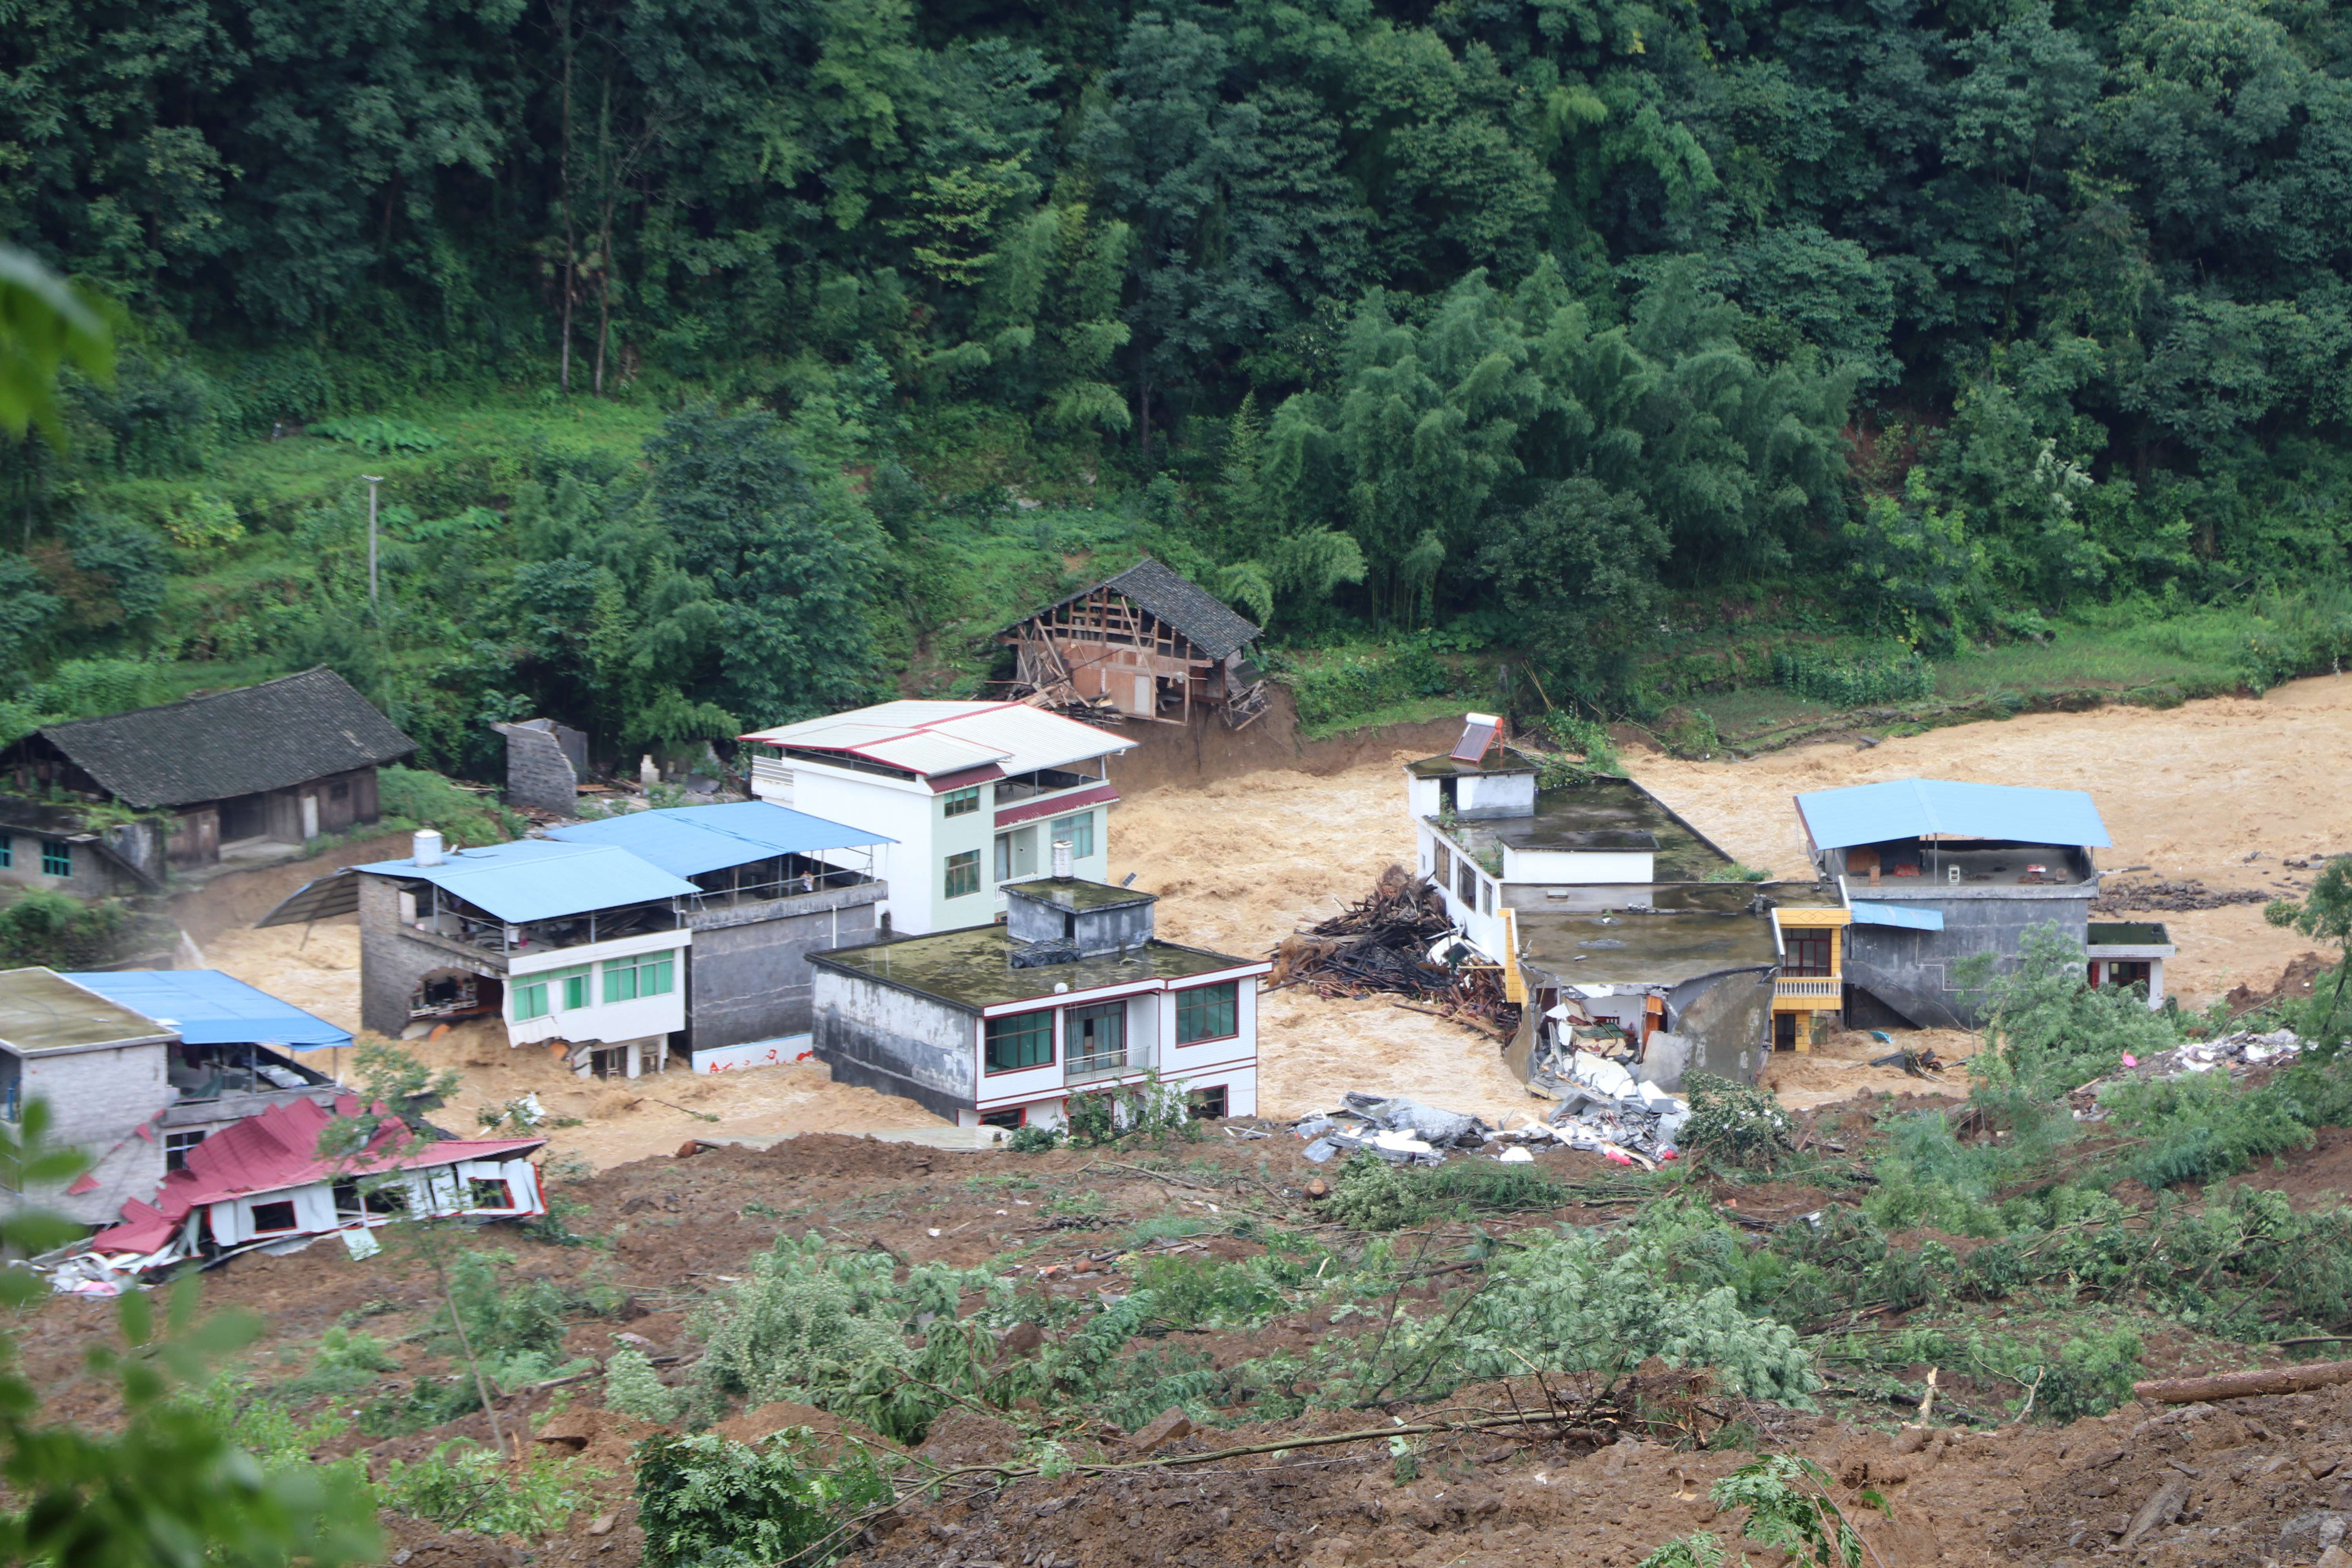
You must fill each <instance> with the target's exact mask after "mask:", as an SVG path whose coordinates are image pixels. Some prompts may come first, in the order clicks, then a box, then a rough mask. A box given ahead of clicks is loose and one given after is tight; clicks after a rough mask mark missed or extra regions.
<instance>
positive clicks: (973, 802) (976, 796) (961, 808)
mask: <svg viewBox="0 0 2352 1568" xmlns="http://www.w3.org/2000/svg"><path fill="white" fill-rule="evenodd" d="M942 798H944V799H945V800H946V802H947V815H948V816H971V814H972V813H973V812H975V811H978V810H979V809H980V788H979V786H978V785H976V784H975V785H974V786H973V787H971V789H960V790H954V791H951V792H950V793H949V794H948V795H945V796H944V797H942Z"/></svg>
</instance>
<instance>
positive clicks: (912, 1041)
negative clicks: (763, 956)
mask: <svg viewBox="0 0 2352 1568" xmlns="http://www.w3.org/2000/svg"><path fill="white" fill-rule="evenodd" d="M1005 892H1006V898H1007V905H1006V913H1005V919H1004V921H1003V923H1002V924H999V925H985V926H972V927H968V928H967V929H965V930H962V931H940V932H936V933H933V934H931V935H929V936H916V937H907V938H903V939H901V940H899V941H897V942H877V943H874V944H872V945H870V946H866V947H858V948H849V949H845V950H843V951H839V952H821V953H816V954H813V955H812V956H811V959H810V962H811V963H812V964H813V965H814V968H815V971H816V1028H815V1051H816V1057H817V1059H818V1060H819V1061H822V1062H824V1064H825V1065H826V1066H827V1067H828V1068H832V1069H833V1076H834V1078H835V1080H836V1081H837V1082H842V1083H854V1084H860V1085H864V1086H865V1087H867V1088H870V1089H879V1090H881V1091H882V1092H883V1093H886V1094H897V1095H903V1096H905V1097H906V1098H908V1099H909V1100H915V1101H916V1102H917V1103H919V1104H921V1105H923V1106H926V1107H928V1108H929V1109H930V1110H934V1111H936V1112H938V1113H939V1114H940V1115H941V1116H944V1117H946V1118H948V1119H949V1120H950V1121H954V1122H956V1123H957V1124H958V1125H960V1126H965V1127H971V1126H991V1127H1007V1128H1010V1127H1020V1126H1024V1125H1031V1124H1035V1125H1045V1126H1055V1125H1059V1124H1060V1123H1061V1122H1062V1121H1063V1120H1064V1119H1065V1117H1066V1114H1067V1111H1068V1106H1069V1101H1070V1100H1071V1099H1072V1098H1073V1097H1075V1096H1078V1095H1083V1094H1089V1093H1099V1092H1102V1091H1104V1090H1107V1089H1115V1088H1118V1087H1120V1086H1123V1085H1129V1084H1134V1083H1137V1082H1139V1081H1142V1080H1143V1079H1145V1078H1146V1076H1147V1075H1150V1074H1157V1075H1158V1076H1159V1078H1160V1080H1161V1081H1162V1082H1164V1083H1167V1084H1169V1085H1171V1086H1172V1087H1174V1088H1175V1089H1178V1090H1180V1091H1181V1092H1183V1093H1185V1094H1188V1095H1190V1096H1191V1097H1192V1101H1193V1104H1194V1105H1195V1106H1196V1107H1197V1108H1199V1112H1200V1113H1201V1114H1203V1115H1211V1116H1249V1115H1254V1114H1255V1112H1256V1110H1257V985H1258V981H1259V979H1260V978H1261V977H1263V976H1264V975H1265V974H1266V973H1268V972H1269V971H1270V970H1271V969H1272V967H1273V966H1272V965H1271V964H1269V963H1265V962H1263V961H1256V960H1251V959H1246V958H1236V957H1234V956H1233V955H1231V954H1229V953H1222V952H1206V951H1204V950H1202V949H1200V948H1193V947H1184V946H1181V945H1179V944H1177V943H1175V942H1161V941H1160V940H1159V939H1158V938H1157V937H1156V936H1155V935H1154V934H1153V932H1154V921H1153V909H1154V904H1155V901H1156V900H1155V899H1154V897H1153V895H1151V894H1150V893H1139V892H1136V891H1134V890H1133V889H1127V888H1114V887H1110V886H1108V885H1107V884H1104V883H1100V882H1088V881H1083V880H1080V879H1076V878H1066V879H1061V878H1046V879H1039V880H1037V881H1034V882H1023V883H1019V884H1017V885H1015V886H1013V887H1010V888H1008V889H1005Z"/></svg>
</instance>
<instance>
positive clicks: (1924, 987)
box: [1797, 779, 2108, 1028]
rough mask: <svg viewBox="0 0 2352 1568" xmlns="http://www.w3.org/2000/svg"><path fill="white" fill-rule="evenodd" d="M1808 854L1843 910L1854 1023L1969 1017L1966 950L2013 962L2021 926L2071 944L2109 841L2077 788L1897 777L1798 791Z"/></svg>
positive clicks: (1848, 1003) (1966, 1020)
mask: <svg viewBox="0 0 2352 1568" xmlns="http://www.w3.org/2000/svg"><path fill="white" fill-rule="evenodd" d="M1797 816H1798V819H1799V821H1800V822H1801V823H1802V824H1803V826H1804V829H1805V836H1806V841H1807V844H1808V845H1809V847H1810V849H1811V854H1812V856H1813V859H1814V864H1815V865H1816V867H1817V868H1819V869H1820V871H1821V872H1822V876H1823V877H1824V878H1826V879H1829V880H1830V881H1831V882H1832V884H1833V885H1835V886H1836V887H1838V888H1839V889H1841V891H1842V895H1843V900H1844V901H1845V903H1846V904H1847V905H1848V907H1849V908H1850V909H1851V910H1852V911H1853V923H1852V924H1851V925H1849V926H1848V927H1847V928H1846V931H1845V933H1844V948H1845V951H1844V964H1843V983H1844V989H1845V994H1844V998H1843V1005H1844V1009H1845V1014H1846V1020H1847V1023H1848V1024H1849V1025H1850V1026H1853V1027H1857V1028H1868V1027H1905V1026H1916V1027H1922V1028H1973V1027H1975V1026H1977V1025H1978V1023H1979V1022H1980V1018H1979V1012H1978V1009H1977V1006H1976V1004H1975V1002H1974V1000H1973V998H1972V997H1971V996H1970V994H1969V993H1968V992H1967V990H1966V989H1965V988H1964V987H1963V986H1962V985H1961V984H1959V976H1958V973H1957V971H1958V965H1960V964H1961V963H1963V962H1964V961H1966V960H1968V959H1969V958H1972V957H1976V956H1978V955H1980V954H1985V955H1990V957H1991V959H1992V961H1993V965H1994V967H1995V968H1996V969H2000V968H2005V967H2008V966H2009V965H2011V964H2012V963H2014V961H2015V960H2016V958H2017V955H2018V952H2019V949H2020V946H2021V943H2022V942H2023V941H2024V938H2025V933H2026V932H2027V931H2029V930H2031V929H2032V928H2034V927H2036V926H2046V927H2050V928H2053V929H2054V930H2055V931H2057V932H2058V933H2059V934H2060V935H2061V936H2063V937H2065V938H2066V939H2067V940H2069V941H2071V942H2074V944H2075V945H2076V946H2077V947H2087V946H2088V944H2089V942H2090V936H2091V929H2090V928H2091V903H2092V900H2095V899H2096V898H2097V897H2098V896H2099V876H2100V873H2099V869H2098V866H2097V863H2096V860H2095V857H2094V853H2093V852H2094V851H2095V850H2097V849H2101V848H2105V847H2106V846H2107V844H2108V837H2107V829H2106V824H2105V822H2103V821H2102V820H2101V819H2100V817H2099V812H2098V807H2097V805H2095V804H2094V803H2093V801H2092V799H2091V797H2090V796H2089V795H2086V794H2084V793H2083V792H2082V791H2080V790H2056V789H2033V788H2024V787H2019V786H2012V785H2005V784H1956V783H1952V782H1950V781H1948V780H1942V779H1900V780H1895V781H1892V782H1889V783H1885V784H1858V785H1855V786H1853V788H1850V789H1834V790H1820V791H1816V792H1814V793H1811V794H1809V795H1799V796H1798V797H1797Z"/></svg>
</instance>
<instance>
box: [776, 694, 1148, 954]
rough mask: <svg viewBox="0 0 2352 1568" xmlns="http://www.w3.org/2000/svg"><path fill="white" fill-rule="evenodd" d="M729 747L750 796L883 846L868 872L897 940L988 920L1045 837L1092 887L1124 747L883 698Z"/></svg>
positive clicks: (975, 706)
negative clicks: (1114, 760) (746, 752)
mask: <svg viewBox="0 0 2352 1568" xmlns="http://www.w3.org/2000/svg"><path fill="white" fill-rule="evenodd" d="M741 739H742V741H743V742H745V743H746V744H747V745H748V746H750V747H751V789H752V792H753V793H754V794H756V795H759V796H760V797H761V799H763V800H772V801H774V802H775V803H777V804H778V805H788V806H790V807H792V808H793V810H795V811H802V812H806V813H808V814H810V815H811V816H822V817H824V818H826V819H827V820H829V821H833V822H840V823H846V824H848V825H849V826H853V827H861V828H866V829H868V830H870V831H872V832H874V833H876V834H879V835H887V837H888V838H889V839H891V840H893V842H889V843H884V844H879V845H877V846H876V847H875V848H874V860H875V866H874V874H875V875H876V876H877V878H878V879H881V880H882V881H884V882H886V883H887V884H888V887H889V889H890V892H889V898H888V900H887V904H886V905H885V909H884V915H883V918H884V919H885V920H886V921H887V923H888V928H889V930H890V931H892V932H893V933H895V934H898V935H901V936H919V935H922V934H925V933H927V932H929V931H953V930H955V929H957V928H959V927H963V926H975V925H986V924H988V923H989V922H991V921H994V920H995V919H996V917H997V915H998V914H999V913H1001V912H1002V911H1003V909H1004V886H1005V884H1006V883H1008V882H1024V881H1028V880H1031V879H1034V878H1037V877H1041V876H1044V875H1045V874H1046V872H1047V871H1048V870H1049V869H1050V868H1051V867H1052V864H1053V849H1054V845H1055V843H1057V842H1059V843H1066V844H1068V845H1069V847H1070V855H1071V858H1072V861H1073V863H1074V867H1075V871H1076V876H1077V877H1079V878H1080V879H1089V880H1096V881H1100V880H1104V879H1107V877H1108V872H1109V868H1110V860H1109V850H1110V842H1109V840H1110V835H1109V831H1108V826H1109V823H1108V817H1109V811H1108V808H1109V806H1110V805H1111V803H1112V802H1114V801H1116V800H1117V799H1118V790H1117V789H1116V788H1115V787H1113V785H1112V784H1111V783H1110V780H1109V777H1108V772H1107V767H1106V764H1107V763H1108V759H1109V758H1110V756H1111V755H1112V754H1113V753H1115V752H1124V751H1129V750H1131V749H1133V747H1134V746H1135V743H1136V742H1133V741H1128V740H1122V739H1120V738H1119V737H1118V736H1117V735H1113V734H1110V733H1109V732H1108V731H1102V730H1097V729H1096V728H1095V727H1094V726H1093V725H1091V724H1081V723H1079V722H1078V721H1076V720H1075V719H1065V718H1063V717H1062V716H1061V715H1059V714H1057V713H1048V712H1045V710H1042V709H1037V708H1031V707H1028V706H1026V705H1025V704H1023V703H1019V702H922V701H904V702H885V703H882V704H881V705H879V706H878V707H874V708H860V709H858V710H856V711H855V712H851V713H835V714H833V715H831V716H830V717H828V718H824V719H809V720H804V721H802V722H800V723H798V724H782V725H778V726H777V727H776V728H774V729H772V730H760V731H754V732H753V733H751V734H749V735H745V736H742V737H741Z"/></svg>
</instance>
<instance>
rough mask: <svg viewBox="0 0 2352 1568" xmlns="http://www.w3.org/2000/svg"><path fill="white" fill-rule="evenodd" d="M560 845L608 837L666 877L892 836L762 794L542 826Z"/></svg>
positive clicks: (599, 841)
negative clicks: (813, 813) (778, 802)
mask: <svg viewBox="0 0 2352 1568" xmlns="http://www.w3.org/2000/svg"><path fill="white" fill-rule="evenodd" d="M547 836H548V837H551V838H558V839H562V841H564V842H565V843H567V844H609V845H611V846H613V847H615V848H619V849H625V850H627V851H628V852H629V853H630V854H632V855H635V856H636V857H637V858H640V859H643V860H646V861H650V862H651V863H652V864H654V865H656V866H658V867H660V868H662V869H663V870H665V871H667V872H668V873H670V875H672V876H674V877H698V876H700V875H701V874H702V873H703V872H705V871H723V870H725V869H726V868H729V867H730V866H742V865H747V864H749V863H750V862H751V861H754V860H767V859H772V858H774V857H776V856H778V855H813V854H815V853H816V852H817V851H819V850H821V849H863V848H866V847H870V846H872V845H876V844H895V843H897V842H898V840H896V839H894V838H890V837H886V836H884V835H882V834H879V833H875V832H872V831H870V830H869V829H866V828H863V827H849V826H844V825H843V824H841V823H838V822H828V821H826V820H825V819H824V817H822V816H809V815H808V814H807V813H805V812H800V811H793V810H790V809H788V808H787V807H784V806H781V805H775V804H773V803H772V802H770V801H764V800H741V801H733V802H730V803H729V804H727V805H688V806H678V807H676V808H674V809H671V810H667V811H633V812H631V813H629V814H628V815H627V816H608V817H605V818H604V819H603V820H601V821H597V822H574V823H570V824H567V825H566V826H562V827H551V828H549V829H548V830H547Z"/></svg>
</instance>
